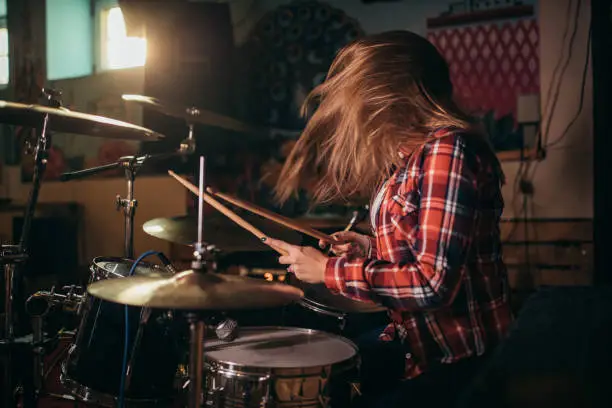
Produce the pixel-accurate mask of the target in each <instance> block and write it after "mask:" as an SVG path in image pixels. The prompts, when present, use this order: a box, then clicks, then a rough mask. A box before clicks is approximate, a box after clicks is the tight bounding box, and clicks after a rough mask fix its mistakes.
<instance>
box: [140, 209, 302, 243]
mask: <svg viewBox="0 0 612 408" xmlns="http://www.w3.org/2000/svg"><path fill="white" fill-rule="evenodd" d="M240 216H241V217H242V218H244V219H245V220H246V221H247V222H249V223H250V224H252V225H253V226H255V227H257V228H259V229H260V230H261V231H263V232H264V233H266V234H267V235H268V236H270V237H272V238H276V239H280V240H283V241H285V242H288V243H290V244H296V245H297V244H300V243H301V241H302V237H301V235H300V234H298V233H297V232H295V231H292V230H290V229H288V228H284V227H281V226H279V225H278V224H276V223H273V222H271V221H268V220H266V219H264V218H261V217H258V216H255V215H252V214H249V213H240ZM142 229H143V230H144V232H146V233H147V234H149V235H151V236H154V237H156V238H159V239H163V240H164V241H170V242H174V243H175V244H180V245H193V244H194V243H195V242H196V241H197V240H198V220H197V217H191V216H182V217H172V218H155V219H152V220H150V221H147V222H145V223H144V225H143V226H142ZM202 233H203V237H204V238H203V239H204V241H205V242H206V243H207V244H209V245H214V246H215V247H217V248H218V249H220V250H221V251H225V252H238V251H270V250H271V249H270V247H269V246H268V245H265V244H264V243H262V242H260V241H259V240H257V238H255V237H254V236H253V235H252V234H251V233H250V232H248V231H246V230H244V229H243V228H242V227H239V226H238V225H237V224H235V223H234V222H233V221H231V220H229V219H228V218H226V217H225V216H223V215H220V214H214V215H210V216H205V217H204V226H203V228H202Z"/></svg>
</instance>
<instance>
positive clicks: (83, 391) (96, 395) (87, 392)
mask: <svg viewBox="0 0 612 408" xmlns="http://www.w3.org/2000/svg"><path fill="white" fill-rule="evenodd" d="M67 363H68V360H64V361H63V362H62V364H61V369H60V378H59V380H60V383H61V384H62V386H64V387H66V389H67V390H68V392H70V393H71V395H72V396H74V397H75V398H76V399H77V401H79V402H83V403H85V404H98V405H102V406H105V407H114V406H116V405H117V401H118V399H119V397H118V396H116V395H113V394H109V393H106V392H102V391H98V390H96V389H94V388H91V387H90V386H88V385H84V384H82V383H80V382H79V381H77V380H75V379H74V378H72V377H71V376H70V374H68V367H67V366H66V365H67ZM169 399H170V398H169V397H168V398H132V397H127V396H126V397H125V402H127V403H129V404H135V405H137V406H142V407H143V408H144V407H146V406H151V404H153V405H157V404H159V403H161V402H164V401H168V400H169Z"/></svg>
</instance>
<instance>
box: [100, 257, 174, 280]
mask: <svg viewBox="0 0 612 408" xmlns="http://www.w3.org/2000/svg"><path fill="white" fill-rule="evenodd" d="M102 262H109V263H112V262H114V263H118V264H133V263H134V260H133V259H128V258H120V257H114V256H98V257H95V258H94V259H93V261H92V263H91V266H90V267H89V270H90V271H91V272H92V273H93V274H94V275H95V276H96V278H98V279H99V278H100V276H103V277H104V279H109V273H110V271H108V270H106V269H104V267H103V266H102V265H101V264H102ZM138 265H139V266H140V267H146V268H150V269H153V270H154V271H156V272H163V268H161V267H160V266H158V265H154V264H151V263H148V262H139V263H138Z"/></svg>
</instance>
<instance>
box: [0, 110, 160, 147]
mask: <svg viewBox="0 0 612 408" xmlns="http://www.w3.org/2000/svg"><path fill="white" fill-rule="evenodd" d="M45 115H49V121H48V123H47V129H48V130H52V131H56V132H63V133H74V134H81V135H88V136H98V137H104V138H109V139H128V140H138V141H153V140H157V139H162V138H163V137H164V135H162V134H160V133H157V132H154V131H153V130H150V129H146V128H143V127H140V126H136V125H133V124H131V123H127V122H122V121H119V120H115V119H110V118H105V117H102V116H96V115H89V114H86V113H79V112H73V111H71V110H69V109H66V108H49V107H46V106H39V105H25V104H22V103H14V102H7V101H0V123H8V124H11V125H17V126H26V127H30V128H34V129H40V128H42V126H43V122H44V118H45Z"/></svg>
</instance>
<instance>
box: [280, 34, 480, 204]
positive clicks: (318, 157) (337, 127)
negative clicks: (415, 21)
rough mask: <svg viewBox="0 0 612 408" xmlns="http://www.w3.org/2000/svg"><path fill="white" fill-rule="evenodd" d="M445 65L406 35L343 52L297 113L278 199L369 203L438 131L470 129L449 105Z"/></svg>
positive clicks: (373, 39) (382, 37) (371, 39)
mask: <svg viewBox="0 0 612 408" xmlns="http://www.w3.org/2000/svg"><path fill="white" fill-rule="evenodd" d="M452 95H453V86H452V84H451V81H450V75H449V69H448V65H447V63H446V61H445V60H444V58H443V57H442V56H441V55H440V53H439V52H438V51H437V50H436V48H435V47H434V46H433V45H432V44H431V43H430V42H429V41H427V40H426V39H424V38H423V37H420V36H418V35H416V34H414V33H411V32H408V31H390V32H385V33H381V34H376V35H371V36H368V37H365V38H361V39H359V40H357V41H355V42H353V43H352V44H350V45H348V46H347V47H345V48H344V49H342V50H341V51H340V52H339V53H338V55H337V56H336V58H335V60H334V62H333V63H332V65H331V67H330V69H329V73H328V76H327V78H326V80H325V82H324V83H322V84H321V85H319V86H318V87H316V88H315V89H314V90H313V91H312V92H311V93H310V94H309V95H308V97H307V98H306V101H305V102H304V105H303V107H302V114H303V115H304V116H308V115H311V117H310V119H309V121H308V123H307V125H306V128H305V129H304V132H303V133H302V135H301V136H300V138H299V140H298V141H297V143H296V145H295V147H294V148H293V150H292V152H291V153H290V154H289V156H288V158H287V160H286V162H285V165H284V166H283V170H282V172H281V175H280V178H279V182H278V184H277V186H276V198H277V199H278V201H279V202H281V203H282V202H284V201H286V200H287V199H289V198H290V197H291V196H292V194H294V193H295V192H297V191H298V190H299V188H300V187H304V186H305V185H307V184H310V185H311V186H312V190H313V195H314V197H313V198H314V202H315V203H322V202H329V201H335V200H338V199H348V198H351V197H355V196H361V197H364V196H369V195H371V194H372V193H373V191H374V190H375V189H376V188H377V186H378V185H379V184H380V182H381V181H382V180H383V179H385V178H387V177H388V176H389V173H390V171H391V169H392V168H393V166H394V165H398V164H399V161H400V160H401V159H400V156H399V154H398V153H399V151H400V149H401V150H402V151H403V152H404V153H410V152H411V151H412V150H413V149H414V148H416V147H417V146H420V145H422V144H423V143H424V142H426V141H427V138H428V137H429V135H431V134H432V132H433V131H434V130H436V129H439V128H454V129H458V130H468V129H471V128H472V127H473V121H472V120H471V118H470V117H469V116H468V115H466V114H465V113H463V112H462V111H461V110H460V109H459V107H458V106H457V105H456V104H455V103H454V101H453V97H452Z"/></svg>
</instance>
